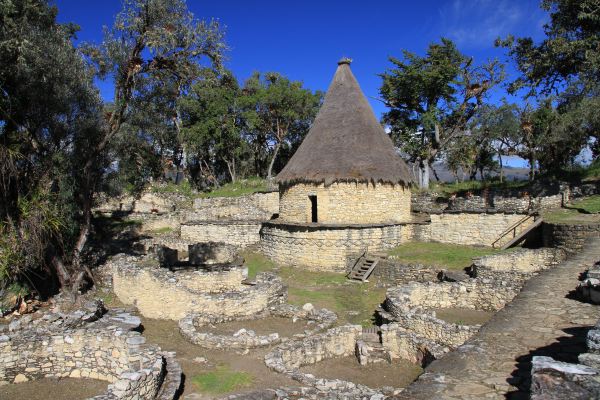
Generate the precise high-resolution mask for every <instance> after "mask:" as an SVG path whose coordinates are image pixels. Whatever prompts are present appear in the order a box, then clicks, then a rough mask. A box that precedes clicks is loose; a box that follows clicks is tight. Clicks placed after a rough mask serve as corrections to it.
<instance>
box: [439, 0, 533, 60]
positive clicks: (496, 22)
mask: <svg viewBox="0 0 600 400" xmlns="http://www.w3.org/2000/svg"><path fill="white" fill-rule="evenodd" d="M439 13H440V20H441V24H442V26H441V28H442V29H441V30H442V33H443V35H444V36H447V37H449V38H450V39H452V40H454V41H455V42H456V43H457V44H458V45H459V46H460V47H470V48H479V47H490V46H492V45H493V43H494V40H495V39H496V38H498V37H501V38H503V37H505V36H507V35H508V34H510V33H513V34H514V33H518V34H519V36H522V35H523V34H525V35H534V34H535V33H537V32H536V31H539V30H541V27H540V24H539V21H540V19H541V18H542V16H543V11H542V10H540V8H539V3H538V2H537V1H536V2H532V1H519V0H516V1H515V0H512V1H511V0H497V1H493V0H453V1H452V2H449V3H447V4H446V5H445V6H443V7H442V8H440V10H439Z"/></svg>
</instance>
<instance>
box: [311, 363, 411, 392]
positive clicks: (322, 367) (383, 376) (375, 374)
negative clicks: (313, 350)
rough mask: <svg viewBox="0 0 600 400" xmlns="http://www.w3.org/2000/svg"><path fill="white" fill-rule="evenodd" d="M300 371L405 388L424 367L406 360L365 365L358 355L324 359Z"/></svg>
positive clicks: (325, 376) (355, 381)
mask: <svg viewBox="0 0 600 400" xmlns="http://www.w3.org/2000/svg"><path fill="white" fill-rule="evenodd" d="M300 371H302V372H305V373H309V374H313V375H315V376H317V377H319V378H329V379H342V380H345V381H350V382H354V383H360V384H362V385H365V386H368V387H370V388H373V389H376V388H379V387H383V386H392V387H394V388H403V387H405V386H406V385H408V384H410V383H411V382H412V381H414V380H415V379H416V378H417V377H418V376H419V374H420V373H421V372H423V369H422V368H420V367H419V366H417V365H415V364H411V363H409V362H408V361H406V360H398V361H395V362H393V363H392V364H388V363H377V364H369V365H364V366H363V365H360V364H359V363H358V360H357V359H356V357H342V358H334V359H328V360H323V361H321V362H319V363H317V364H314V365H310V366H306V367H302V368H300Z"/></svg>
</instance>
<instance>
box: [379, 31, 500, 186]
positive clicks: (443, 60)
mask: <svg viewBox="0 0 600 400" xmlns="http://www.w3.org/2000/svg"><path fill="white" fill-rule="evenodd" d="M390 61H391V62H392V64H393V65H394V68H393V69H389V70H388V71H386V72H385V73H384V74H382V75H381V77H382V79H383V84H382V86H381V88H380V93H381V96H382V97H383V100H384V102H385V104H386V106H387V107H389V109H390V110H389V111H388V112H386V113H385V114H384V116H383V121H384V122H385V123H386V124H388V125H389V126H390V129H391V134H392V137H394V138H395V140H396V141H397V142H398V144H399V145H400V148H401V149H402V150H403V151H405V152H406V153H407V154H409V155H410V157H411V161H413V162H417V163H418V165H419V170H420V174H419V183H420V186H421V187H428V186H429V168H430V166H431V165H432V164H433V162H434V161H435V160H436V158H437V157H438V156H439V155H440V154H441V153H442V152H443V151H444V150H445V149H446V148H447V147H448V146H449V145H450V144H451V142H453V141H455V140H456V139H457V138H458V137H460V136H461V135H464V134H465V132H466V130H467V126H468V124H469V121H470V120H471V119H472V118H473V116H474V115H475V113H476V112H477V110H478V108H479V107H480V106H481V105H482V104H483V100H484V98H485V96H486V94H487V92H488V90H489V89H490V88H491V87H493V86H495V85H497V84H498V83H499V82H500V81H501V80H502V79H503V68H502V66H501V65H500V64H499V63H498V62H497V61H491V62H488V63H486V64H485V65H482V66H480V67H475V66H473V60H472V59H471V58H468V57H466V56H464V55H463V54H461V53H460V52H459V51H458V49H457V48H456V46H455V45H454V43H453V42H452V41H450V40H448V39H442V40H441V43H439V44H438V43H432V44H430V45H429V48H428V50H427V54H426V55H425V56H424V57H421V56H418V55H416V54H413V53H410V52H408V51H405V52H404V57H403V59H402V60H400V59H397V58H393V57H391V58H390Z"/></svg>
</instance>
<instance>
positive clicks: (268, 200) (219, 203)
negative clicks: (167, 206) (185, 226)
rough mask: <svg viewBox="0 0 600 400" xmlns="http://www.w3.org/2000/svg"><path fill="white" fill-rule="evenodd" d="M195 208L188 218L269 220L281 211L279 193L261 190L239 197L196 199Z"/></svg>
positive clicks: (204, 219) (206, 219)
mask: <svg viewBox="0 0 600 400" xmlns="http://www.w3.org/2000/svg"><path fill="white" fill-rule="evenodd" d="M193 208H194V210H193V211H192V212H190V213H188V214H187V215H186V219H188V220H195V221H214V220H269V219H271V217H272V216H273V215H274V214H277V213H279V193H278V192H260V193H253V194H249V195H246V196H239V197H212V198H204V199H203V198H199V199H195V200H194V206H193Z"/></svg>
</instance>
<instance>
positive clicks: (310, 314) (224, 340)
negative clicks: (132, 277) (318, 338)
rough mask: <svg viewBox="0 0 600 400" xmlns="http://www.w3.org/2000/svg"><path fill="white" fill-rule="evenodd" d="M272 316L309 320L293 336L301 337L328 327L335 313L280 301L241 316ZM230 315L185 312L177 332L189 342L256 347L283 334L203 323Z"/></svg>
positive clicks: (218, 346) (212, 346)
mask: <svg viewBox="0 0 600 400" xmlns="http://www.w3.org/2000/svg"><path fill="white" fill-rule="evenodd" d="M269 316H274V317H282V318H288V319H290V320H291V321H294V322H295V321H297V320H305V321H309V322H310V323H312V324H313V325H312V327H311V329H307V330H305V331H304V333H299V334H295V335H294V338H295V339H298V338H304V337H307V336H309V335H313V334H315V333H318V332H321V331H323V330H325V329H327V328H330V327H331V326H332V325H333V324H334V323H335V322H336V321H337V315H335V313H333V312H331V311H329V310H326V309H320V310H317V309H314V308H312V306H311V307H303V308H300V307H296V306H293V305H290V304H280V305H276V306H273V307H269V309H268V310H266V311H265V312H264V313H261V314H254V315H249V316H247V317H245V318H243V319H242V320H244V321H248V320H256V319H262V318H265V317H269ZM230 320H231V318H228V317H225V316H218V317H215V318H208V319H207V318H206V316H205V315H199V314H188V315H186V316H185V317H184V318H182V319H180V320H179V332H181V334H182V336H183V337H185V338H186V339H187V340H189V341H190V342H192V343H194V344H197V345H199V346H202V347H204V348H207V349H221V350H227V349H250V348H256V347H264V346H271V345H274V344H279V343H281V342H282V341H283V340H285V339H286V338H282V337H280V335H279V333H277V332H273V333H270V334H266V335H256V334H255V333H254V332H253V331H249V330H245V329H242V330H240V331H238V332H236V333H234V334H233V335H225V334H215V333H212V332H210V330H209V329H204V328H203V327H205V326H207V325H215V324H219V323H223V322H228V321H230ZM236 320H237V321H239V320H240V319H236Z"/></svg>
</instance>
